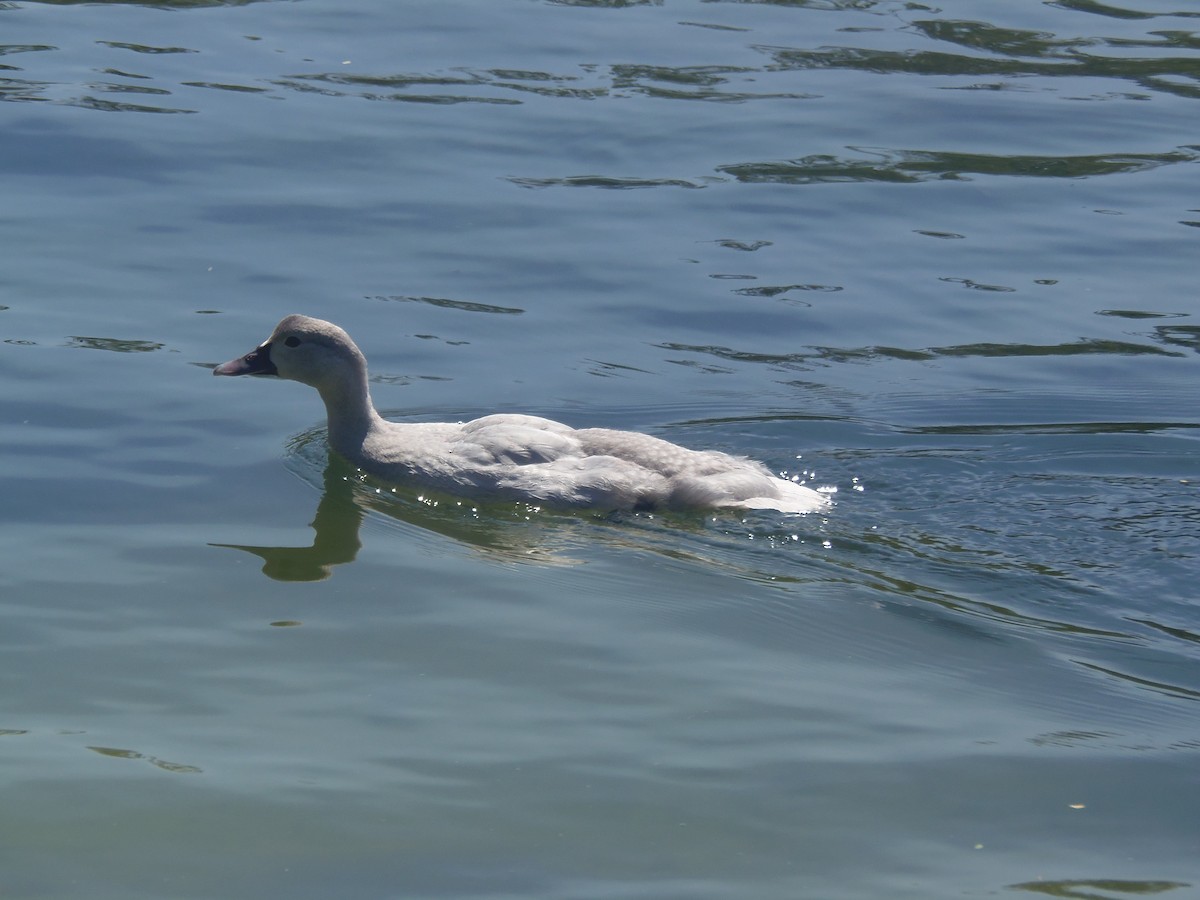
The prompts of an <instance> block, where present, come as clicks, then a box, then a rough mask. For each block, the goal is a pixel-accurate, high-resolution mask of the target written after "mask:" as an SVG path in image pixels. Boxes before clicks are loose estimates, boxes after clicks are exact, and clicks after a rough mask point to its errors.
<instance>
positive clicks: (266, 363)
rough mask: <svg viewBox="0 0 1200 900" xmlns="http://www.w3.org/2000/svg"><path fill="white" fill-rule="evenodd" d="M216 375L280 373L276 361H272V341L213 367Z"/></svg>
mask: <svg viewBox="0 0 1200 900" xmlns="http://www.w3.org/2000/svg"><path fill="white" fill-rule="evenodd" d="M213 374H214V375H278V374H279V371H278V370H277V369H276V368H275V363H273V362H271V344H270V342H268V343H265V344H262V345H260V346H258V347H256V348H255V349H253V350H251V351H250V352H249V353H247V354H246V355H245V356H239V357H238V358H237V359H231V360H230V361H229V362H227V363H221V365H219V366H217V367H216V368H215V369H213Z"/></svg>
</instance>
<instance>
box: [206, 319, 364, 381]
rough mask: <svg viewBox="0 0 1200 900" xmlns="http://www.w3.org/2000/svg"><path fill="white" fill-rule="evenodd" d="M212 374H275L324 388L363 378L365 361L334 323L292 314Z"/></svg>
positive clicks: (348, 336)
mask: <svg viewBox="0 0 1200 900" xmlns="http://www.w3.org/2000/svg"><path fill="white" fill-rule="evenodd" d="M213 374H214V375H275V376H278V377H279V378H286V379H288V380H290V381H299V382H300V383H301V384H307V385H309V386H310V387H315V388H317V389H318V390H322V389H323V388H325V387H326V386H328V385H329V384H330V383H331V382H334V383H337V382H344V381H346V380H350V381H359V380H364V379H365V374H366V360H365V359H364V357H363V355H362V352H361V351H360V350H359V349H358V347H357V346H356V345H355V343H354V341H352V340H351V339H350V335H348V334H346V332H345V331H343V330H342V329H341V328H339V327H338V326H336V325H334V324H333V323H332V322H326V321H324V320H322V319H313V318H310V317H308V316H297V315H292V316H288V317H287V318H285V319H283V320H282V321H281V322H280V323H279V324H278V325H276V326H275V331H274V332H273V333H272V334H271V336H270V337H269V338H267V339H266V340H265V341H263V342H262V343H261V344H259V345H258V346H257V347H255V348H254V349H253V350H251V351H250V352H249V353H247V354H246V355H245V356H239V357H238V358H237V359H231V360H230V361H229V362H227V363H222V364H221V365H219V366H217V367H216V368H215V369H213Z"/></svg>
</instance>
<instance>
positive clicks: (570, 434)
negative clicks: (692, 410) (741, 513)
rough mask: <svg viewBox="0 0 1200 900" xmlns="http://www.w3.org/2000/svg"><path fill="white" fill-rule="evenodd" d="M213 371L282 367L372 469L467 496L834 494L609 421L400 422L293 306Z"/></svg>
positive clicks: (348, 355) (597, 504)
mask: <svg viewBox="0 0 1200 900" xmlns="http://www.w3.org/2000/svg"><path fill="white" fill-rule="evenodd" d="M213 374H214V375H275V376H278V377H279V378H287V379H290V380H291V381H299V382H300V383H301V384H307V385H309V386H310V387H314V388H316V389H317V391H318V393H320V395H321V399H322V400H324V401H325V412H326V414H327V416H328V419H329V444H330V446H331V447H332V448H333V449H334V450H335V451H336V452H337V453H339V454H341V455H342V456H343V457H345V458H346V459H347V460H349V461H350V462H351V463H353V464H354V465H356V466H358V467H359V468H361V469H362V470H363V471H365V472H367V473H368V474H370V475H373V476H376V477H378V478H381V479H383V480H385V481H390V482H394V483H398V484H413V485H416V486H420V487H427V488H432V489H437V490H441V491H445V492H447V493H451V494H457V495H460V496H463V495H467V496H472V497H480V498H483V497H493V498H497V499H514V500H524V501H528V502H531V503H536V504H538V505H547V506H560V507H585V508H596V509H605V510H616V509H626V510H629V509H654V508H662V509H703V508H716V507H740V508H745V509H774V510H779V511H781V512H787V513H808V512H815V511H818V510H821V509H824V508H825V507H826V506H828V504H829V501H828V499H827V498H826V497H825V496H824V495H822V494H820V493H818V492H817V491H814V490H812V489H811V488H808V487H804V486H803V485H800V484H796V483H794V482H792V481H787V480H785V479H783V478H778V477H776V476H775V475H774V474H772V473H771V471H770V470H768V469H767V467H766V466H764V465H763V464H762V463H758V462H755V461H753V460H751V459H747V458H745V457H741V456H731V455H729V454H727V453H721V452H718V451H714V450H689V449H687V448H686V447H681V446H679V445H678V444H672V443H670V442H669V441H665V440H662V439H661V438H656V437H652V436H651V435H648V434H640V433H638V432H633V431H616V430H612V429H608V428H581V429H575V428H571V427H570V426H569V425H564V424H562V423H561V422H555V421H553V420H551V419H543V418H539V417H537V416H526V415H513V414H499V415H491V416H484V417H483V418H480V419H474V420H473V421H470V422H458V423H455V422H431V423H399V422H389V421H387V420H385V419H384V418H383V417H382V416H380V415H379V413H378V412H376V410H375V406H374V404H373V403H372V402H371V394H370V390H369V389H368V383H367V360H366V357H364V356H363V354H362V351H361V350H359V349H358V347H357V345H355V343H354V341H352V340H351V339H350V336H349V335H348V334H346V332H345V331H343V330H342V329H341V328H339V327H338V326H337V325H334V324H333V323H332V322H326V321H323V320H321V319H313V318H309V317H308V316H299V315H292V316H288V317H286V318H285V319H283V321H281V322H280V323H279V324H278V325H277V326H276V327H275V331H274V332H273V333H272V334H271V336H270V337H269V338H267V340H265V341H263V343H261V344H259V345H258V347H256V348H255V349H254V350H252V351H251V352H250V353H247V354H246V355H245V356H241V357H238V358H237V359H233V360H230V361H229V362H227V363H223V364H222V365H219V366H217V367H216V368H215V369H213Z"/></svg>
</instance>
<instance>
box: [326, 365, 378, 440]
mask: <svg viewBox="0 0 1200 900" xmlns="http://www.w3.org/2000/svg"><path fill="white" fill-rule="evenodd" d="M321 399H322V400H324V401H325V413H326V416H327V417H328V420H329V445H330V446H331V447H333V449H334V450H336V451H337V452H338V453H340V454H341V455H342V456H344V457H346V459H348V460H350V461H352V462H357V461H358V460H359V459H360V458H361V456H362V447H363V442H364V441H366V439H367V435H368V434H370V432H371V430H372V429H374V428H375V427H376V426H377V424H378V423H379V422H381V421H382V419H381V418H380V415H379V413H377V412H376V411H375V404H374V403H372V402H371V392H370V390H369V389H368V387H367V375H366V372H363V373H362V375H361V379H355V380H354V381H353V383H350V382H343V383H342V384H338V385H327V386H325V387H324V388H322V389H321Z"/></svg>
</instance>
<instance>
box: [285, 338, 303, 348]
mask: <svg viewBox="0 0 1200 900" xmlns="http://www.w3.org/2000/svg"><path fill="white" fill-rule="evenodd" d="M283 342H284V344H286V345H287V346H289V347H299V346H300V338H298V337H289V338H285V339H284V341H283Z"/></svg>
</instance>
